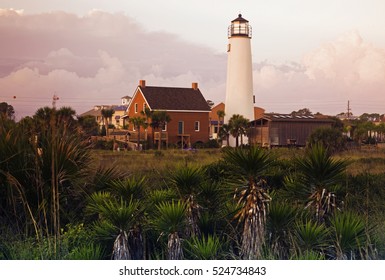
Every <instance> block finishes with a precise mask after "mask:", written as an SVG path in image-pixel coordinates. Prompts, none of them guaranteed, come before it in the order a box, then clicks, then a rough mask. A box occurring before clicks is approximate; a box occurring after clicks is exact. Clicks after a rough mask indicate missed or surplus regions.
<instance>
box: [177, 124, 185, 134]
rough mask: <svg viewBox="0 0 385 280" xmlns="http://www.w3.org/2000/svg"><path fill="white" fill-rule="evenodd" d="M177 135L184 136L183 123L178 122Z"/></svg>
mask: <svg viewBox="0 0 385 280" xmlns="http://www.w3.org/2000/svg"><path fill="white" fill-rule="evenodd" d="M178 134H184V122H183V121H179V122H178Z"/></svg>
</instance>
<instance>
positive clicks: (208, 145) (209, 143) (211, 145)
mask: <svg viewBox="0 0 385 280" xmlns="http://www.w3.org/2000/svg"><path fill="white" fill-rule="evenodd" d="M204 146H205V148H209V149H214V148H219V143H218V141H217V140H216V139H211V140H209V141H207V142H206V143H205V144H204Z"/></svg>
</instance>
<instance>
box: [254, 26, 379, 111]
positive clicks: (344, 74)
mask: <svg viewBox="0 0 385 280" xmlns="http://www.w3.org/2000/svg"><path fill="white" fill-rule="evenodd" d="M254 82H255V92H256V95H257V100H259V102H260V104H261V106H263V107H266V109H267V110H269V111H276V112H277V111H278V112H285V111H286V112H290V111H293V110H297V109H298V108H303V107H307V108H310V109H312V110H313V111H314V112H316V111H320V112H323V113H329V114H337V113H339V112H342V111H345V110H346V104H347V101H348V100H350V102H351V105H352V106H353V112H354V113H356V114H362V113H364V112H378V113H384V112H385V106H384V104H385V92H384V88H385V50H383V49H380V48H376V47H374V46H373V45H371V44H368V43H365V42H364V41H363V39H362V38H361V36H360V35H359V33H358V32H349V33H346V34H344V35H342V36H341V37H340V38H338V39H337V40H335V41H333V42H328V43H325V44H324V45H322V46H321V47H319V48H317V49H315V50H313V51H312V52H309V53H308V54H306V55H305V56H304V59H303V61H302V63H301V67H300V68H295V67H294V68H292V69H290V67H289V68H285V69H282V67H278V66H276V65H268V64H265V65H261V66H260V68H259V69H257V70H255V71H254Z"/></svg>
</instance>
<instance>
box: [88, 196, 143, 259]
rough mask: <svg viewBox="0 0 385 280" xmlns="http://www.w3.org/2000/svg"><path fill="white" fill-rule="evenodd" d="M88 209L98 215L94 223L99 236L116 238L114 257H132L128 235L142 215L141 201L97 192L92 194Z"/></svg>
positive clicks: (90, 212) (92, 213)
mask: <svg viewBox="0 0 385 280" xmlns="http://www.w3.org/2000/svg"><path fill="white" fill-rule="evenodd" d="M87 211H88V213H89V214H91V215H97V216H98V221H97V222H95V224H94V230H95V232H96V234H97V236H98V237H99V238H101V239H107V240H109V239H111V238H112V239H114V245H113V250H112V259H125V260H127V259H132V255H133V252H132V250H131V248H130V246H129V240H128V235H129V232H130V231H131V230H132V229H133V227H134V225H135V223H136V222H137V220H138V218H139V216H140V215H141V209H140V206H139V202H138V201H134V200H132V199H130V200H129V201H126V200H124V199H123V198H120V199H117V198H114V197H113V196H112V195H111V194H109V193H102V192H97V193H94V194H92V195H91V196H90V198H89V204H88V205H87Z"/></svg>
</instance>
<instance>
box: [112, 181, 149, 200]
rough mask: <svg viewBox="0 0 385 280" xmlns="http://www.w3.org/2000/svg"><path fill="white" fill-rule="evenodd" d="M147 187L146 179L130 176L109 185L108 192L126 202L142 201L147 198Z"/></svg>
mask: <svg viewBox="0 0 385 280" xmlns="http://www.w3.org/2000/svg"><path fill="white" fill-rule="evenodd" d="M146 186H147V179H146V177H139V176H130V177H127V178H124V179H115V180H112V181H111V182H110V183H109V187H108V191H110V192H111V193H112V194H114V195H116V196H117V197H122V198H123V199H125V200H127V201H128V200H130V199H131V198H132V199H135V200H142V199H143V198H144V197H145V190H146Z"/></svg>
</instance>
